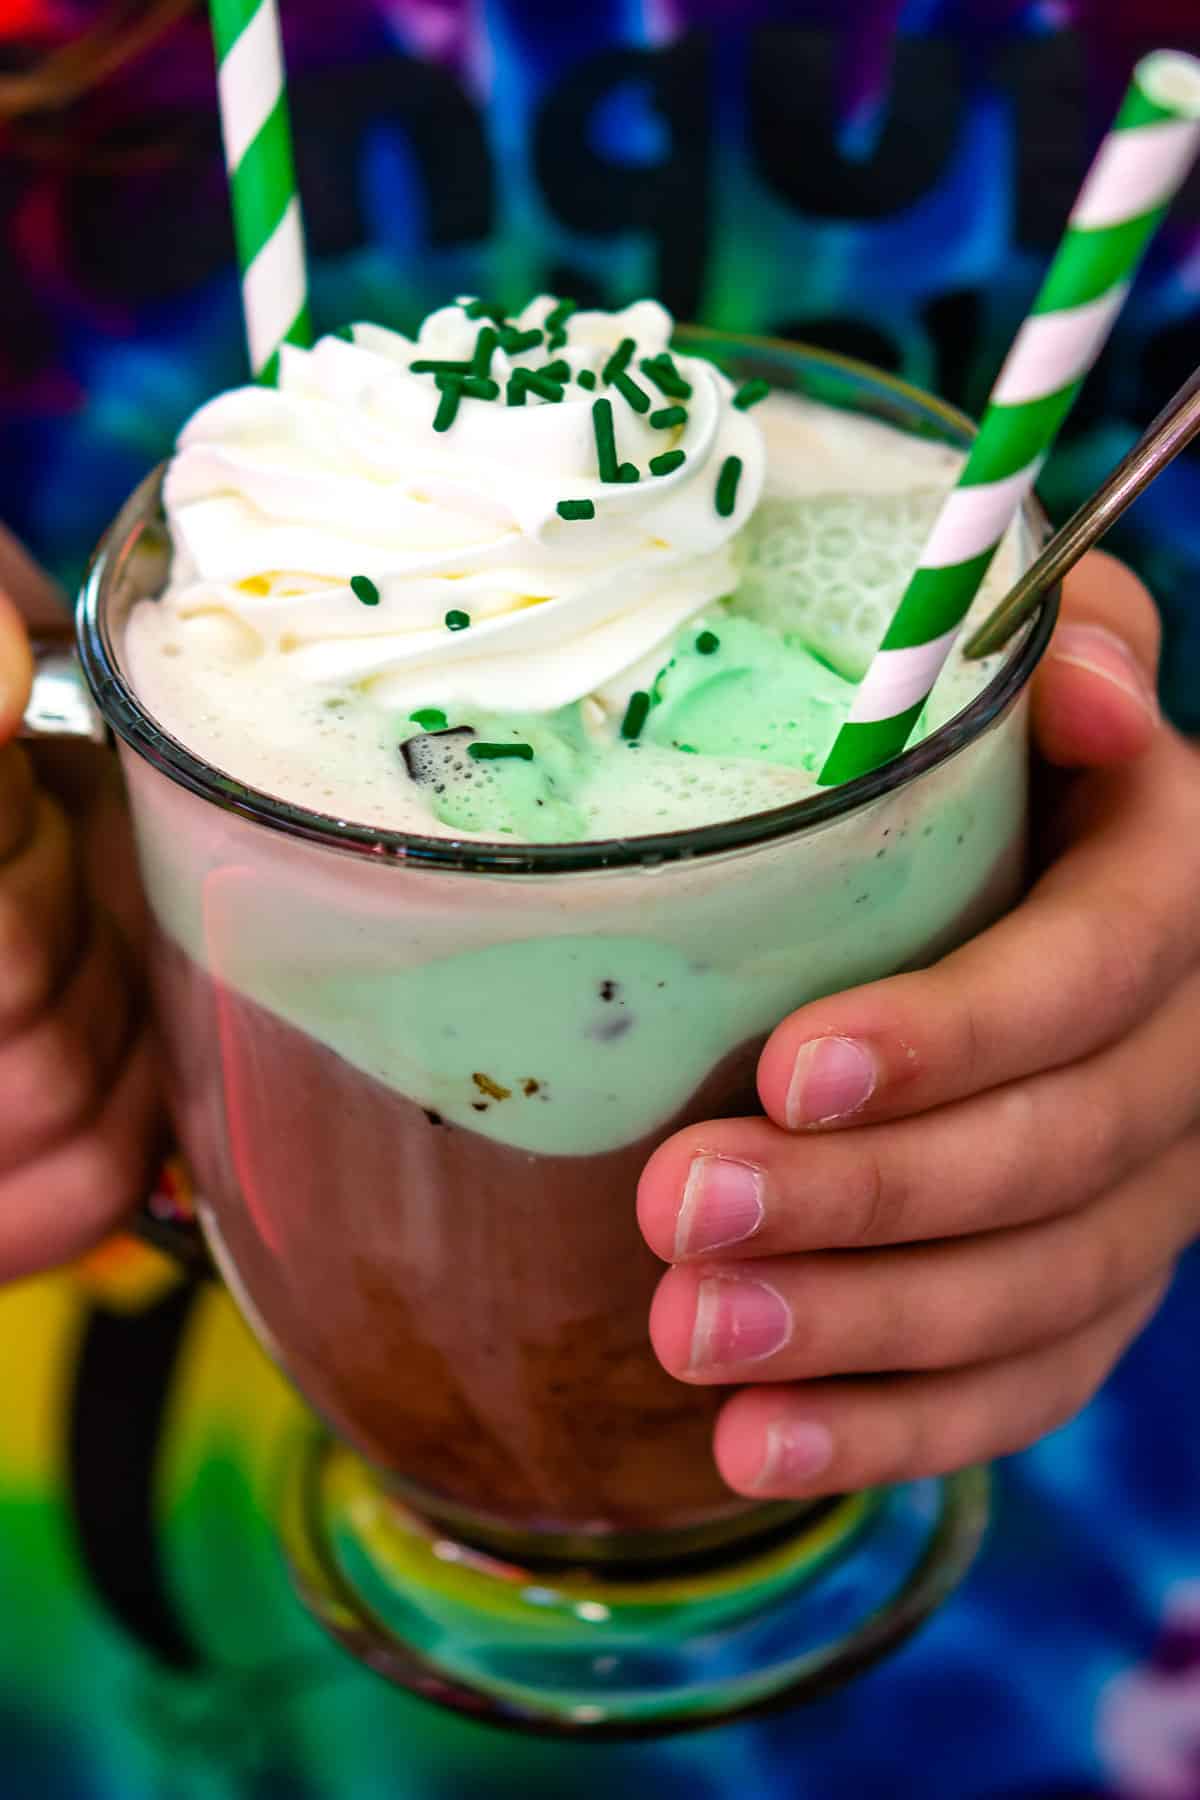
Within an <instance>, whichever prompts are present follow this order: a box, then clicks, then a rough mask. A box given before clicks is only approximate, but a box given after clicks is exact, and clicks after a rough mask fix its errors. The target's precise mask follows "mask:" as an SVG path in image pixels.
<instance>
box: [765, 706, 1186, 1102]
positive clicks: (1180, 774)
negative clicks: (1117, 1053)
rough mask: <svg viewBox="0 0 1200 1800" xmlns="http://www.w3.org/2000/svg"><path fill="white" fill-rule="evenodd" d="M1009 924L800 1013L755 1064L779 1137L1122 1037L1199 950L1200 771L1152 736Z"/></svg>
mask: <svg viewBox="0 0 1200 1800" xmlns="http://www.w3.org/2000/svg"><path fill="white" fill-rule="evenodd" d="M1089 780H1090V781H1092V782H1095V783H1098V784H1101V785H1102V786H1103V785H1105V784H1107V787H1106V791H1105V794H1104V801H1103V805H1101V806H1100V807H1099V808H1098V811H1097V815H1096V816H1095V817H1092V818H1089V819H1086V820H1085V821H1084V822H1083V823H1082V824H1081V825H1079V827H1078V830H1077V835H1076V836H1075V839H1074V841H1073V842H1072V844H1071V846H1070V849H1069V851H1068V853H1067V854H1066V855H1065V856H1064V857H1063V858H1062V859H1061V860H1060V861H1059V862H1057V863H1056V864H1054V865H1053V867H1052V868H1051V869H1050V870H1049V871H1048V872H1047V874H1046V875H1045V876H1044V877H1043V878H1042V879H1041V881H1039V882H1038V884H1037V886H1036V887H1035V888H1034V889H1033V891H1032V893H1031V894H1030V895H1029V896H1028V898H1027V899H1026V900H1025V901H1024V902H1023V903H1022V904H1021V905H1020V906H1019V907H1017V908H1016V910H1015V911H1014V912H1012V913H1010V914H1009V915H1008V916H1007V917H1006V918H1004V919H1002V920H1000V921H999V923H998V924H996V925H993V926H992V927H991V928H990V929H989V930H988V931H985V932H983V933H982V934H981V935H980V936H979V937H977V938H974V939H972V940H971V942H970V943H969V944H967V945H965V946H964V947H963V948H962V949H961V950H958V951H955V952H954V953H953V954H952V955H950V956H948V957H945V958H944V959H943V960H942V961H941V962H940V963H937V964H935V965H934V966H933V967H932V968H930V969H927V970H922V971H920V972H919V973H916V974H911V975H900V976H894V977H892V978H891V979H889V980H885V981H878V982H873V983H871V984H869V985H868V986H865V987H861V988H855V989H853V990H850V991H848V992H845V993H841V994H837V995H834V996H833V997H831V998H830V999H828V1000H821V1001H814V1002H813V1003H812V1004H811V1005H809V1006H806V1007H802V1008H801V1009H800V1011H799V1012H796V1013H794V1014H793V1015H792V1016H791V1018H789V1019H787V1020H785V1021H784V1023H783V1024H782V1025H781V1026H780V1027H779V1028H778V1029H777V1030H776V1031H775V1032H774V1033H773V1034H772V1036H771V1038H770V1040H769V1041H768V1043H767V1046H766V1049H765V1050H764V1052H763V1055H762V1058H761V1061H760V1063H759V1071H758V1085H759V1093H760V1096H761V1098H762V1102H763V1106H764V1108H765V1109H766V1111H767V1113H768V1114H769V1115H770V1117H771V1118H772V1119H774V1120H775V1121H776V1123H778V1124H780V1125H784V1126H786V1127H788V1128H789V1129H793V1130H796V1129H800V1128H803V1127H805V1126H811V1125H814V1124H818V1125H820V1124H825V1125H828V1124H845V1123H852V1124H859V1123H861V1122H863V1121H869V1120H874V1119H880V1118H889V1117H896V1116H898V1115H900V1114H904V1113H912V1112H919V1111H924V1110H925V1109H927V1108H929V1107H933V1106H940V1105H943V1104H945V1102H947V1101H948V1100H953V1099H957V1098H959V1097H960V1096H962V1095H965V1094H969V1093H974V1092H980V1091H982V1090H983V1089H985V1088H989V1087H995V1086H999V1085H1000V1084H1001V1083H1003V1082H1007V1081H1012V1080H1015V1079H1017V1078H1019V1077H1021V1076H1023V1075H1025V1074H1026V1073H1028V1072H1030V1071H1032V1070H1036V1069H1041V1068H1050V1067H1054V1066H1057V1065H1061V1064H1064V1063H1068V1062H1073V1061H1075V1060H1076V1059H1077V1058H1079V1057H1081V1056H1087V1055H1090V1054H1091V1053H1092V1052H1094V1051H1095V1050H1097V1049H1099V1048H1101V1047H1102V1046H1103V1045H1105V1044H1108V1043H1111V1042H1112V1041H1113V1040H1114V1039H1116V1038H1118V1037H1120V1036H1121V1035H1123V1034H1124V1033H1126V1032H1127V1031H1129V1030H1130V1029H1132V1027H1133V1026H1134V1025H1135V1024H1136V1023H1137V1022H1138V1021H1139V1020H1140V1019H1141V1018H1144V1017H1145V1016H1146V1015H1147V1013H1148V1012H1149V1011H1150V1010H1151V1009H1152V1008H1153V1007H1154V1006H1155V1005H1157V1004H1158V1002H1159V1001H1160V1000H1161V998H1162V997H1163V995H1164V994H1166V993H1167V992H1168V991H1169V990H1170V988H1171V987H1172V986H1173V985H1174V983H1175V982H1176V981H1177V980H1178V979H1179V976H1180V973H1181V971H1183V970H1184V969H1185V968H1187V967H1189V966H1190V965H1191V963H1192V962H1194V961H1195V960H1196V958H1197V956H1198V955H1200V907H1198V906H1197V904H1196V895H1197V893H1200V760H1198V759H1197V758H1196V757H1195V756H1194V753H1193V752H1191V751H1190V750H1189V749H1187V748H1186V747H1185V746H1184V745H1182V744H1181V743H1180V742H1179V741H1178V740H1176V739H1174V738H1173V737H1172V736H1171V734H1169V733H1165V732H1164V733H1163V734H1162V745H1161V753H1160V752H1159V751H1156V752H1155V753H1154V754H1153V755H1151V756H1148V757H1144V758H1142V760H1141V761H1140V762H1139V763H1138V764H1137V766H1136V773H1135V772H1134V771H1130V772H1125V773H1123V774H1122V776H1121V779H1120V782H1119V783H1118V784H1116V785H1115V786H1114V785H1113V778H1112V777H1110V776H1107V775H1105V776H1100V775H1097V776H1093V777H1090V778H1089Z"/></svg>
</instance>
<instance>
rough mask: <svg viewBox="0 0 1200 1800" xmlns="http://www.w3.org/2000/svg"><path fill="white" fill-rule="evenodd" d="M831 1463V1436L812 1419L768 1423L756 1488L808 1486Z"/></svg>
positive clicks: (755, 1479) (755, 1478)
mask: <svg viewBox="0 0 1200 1800" xmlns="http://www.w3.org/2000/svg"><path fill="white" fill-rule="evenodd" d="M832 1461H833V1435H832V1433H831V1432H830V1431H829V1430H828V1429H827V1427H826V1426H824V1425H818V1424H817V1422H816V1420H815V1419H786V1420H785V1419H772V1421H771V1423H770V1424H769V1425H768V1426H767V1447H766V1450H765V1452H764V1454H763V1460H762V1467H761V1468H760V1469H759V1471H758V1474H757V1475H756V1476H755V1477H754V1485H755V1487H756V1488H769V1489H772V1490H778V1489H779V1488H785V1489H786V1488H787V1487H788V1486H789V1485H790V1484H792V1483H794V1482H800V1483H803V1482H809V1481H812V1480H813V1478H814V1476H817V1475H820V1474H822V1473H823V1472H824V1471H825V1470H826V1469H827V1468H828V1467H829V1465H830V1463H831V1462H832Z"/></svg>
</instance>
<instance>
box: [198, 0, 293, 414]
mask: <svg viewBox="0 0 1200 1800" xmlns="http://www.w3.org/2000/svg"><path fill="white" fill-rule="evenodd" d="M209 11H210V15H211V18H212V30H213V41H214V43H215V45H216V51H217V92H218V95H219V98H220V106H221V135H222V137H223V138H224V141H225V166H226V168H227V169H228V171H229V189H230V195H231V198H232V202H233V224H234V232H235V235H236V237H237V248H238V263H239V266H240V268H241V272H242V307H243V310H244V312H245V316H246V341H247V343H248V344H249V347H250V367H251V370H252V371H253V373H254V374H255V375H256V376H257V378H258V379H259V380H260V381H273V380H274V379H275V371H276V367H277V364H278V360H279V346H280V345H281V344H282V343H284V342H285V341H286V342H288V343H292V344H309V343H311V342H312V328H311V325H310V323H309V317H308V283H307V278H306V276H305V270H304V229H303V225H302V223H301V218H300V201H299V198H298V196H297V193H296V176H295V171H294V169H293V167H292V138H291V132H290V130H289V127H288V110H287V90H286V87H285V85H284V74H283V46H282V43H281V41H280V36H279V16H278V14H277V12H276V9H275V0H210V5H209Z"/></svg>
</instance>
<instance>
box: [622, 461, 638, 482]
mask: <svg viewBox="0 0 1200 1800" xmlns="http://www.w3.org/2000/svg"><path fill="white" fill-rule="evenodd" d="M641 479H642V471H641V470H640V469H639V468H638V466H637V464H636V463H622V464H621V466H620V468H619V469H618V470H617V480H618V481H624V482H630V481H640V480H641Z"/></svg>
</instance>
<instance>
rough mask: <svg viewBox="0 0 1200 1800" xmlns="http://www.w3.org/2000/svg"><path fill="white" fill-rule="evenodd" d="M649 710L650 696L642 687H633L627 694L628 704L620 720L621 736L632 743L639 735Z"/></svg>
mask: <svg viewBox="0 0 1200 1800" xmlns="http://www.w3.org/2000/svg"><path fill="white" fill-rule="evenodd" d="M649 711H650V696H649V694H647V693H646V692H645V690H644V689H643V688H635V689H634V691H633V693H632V694H630V696H629V705H628V706H627V707H626V708H625V717H624V718H623V719H622V720H621V736H622V737H623V738H625V739H627V740H628V742H629V743H633V742H634V741H635V740H636V739H637V738H638V737H639V736H640V735H641V730H642V726H643V725H644V724H645V723H646V714H647V713H648V712H649Z"/></svg>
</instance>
